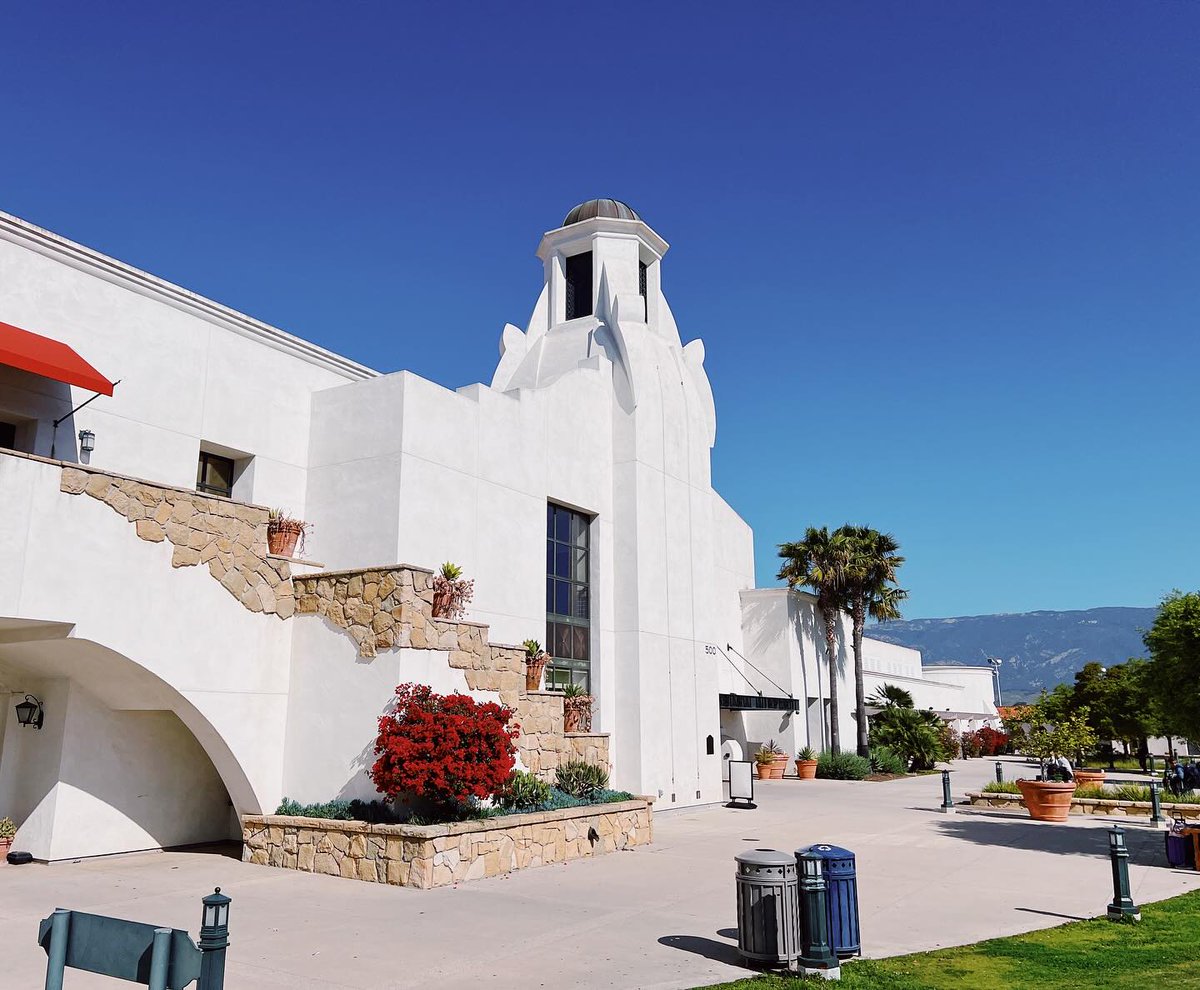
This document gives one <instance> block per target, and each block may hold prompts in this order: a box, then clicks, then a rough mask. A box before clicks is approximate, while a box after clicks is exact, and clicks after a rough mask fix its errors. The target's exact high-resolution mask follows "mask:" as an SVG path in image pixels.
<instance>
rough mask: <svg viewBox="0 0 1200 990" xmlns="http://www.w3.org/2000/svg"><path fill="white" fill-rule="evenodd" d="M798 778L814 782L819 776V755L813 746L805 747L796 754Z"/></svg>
mask: <svg viewBox="0 0 1200 990" xmlns="http://www.w3.org/2000/svg"><path fill="white" fill-rule="evenodd" d="M796 776H797V777H799V778H800V779H801V780H813V779H814V778H815V777H816V776H817V754H816V751H815V750H814V749H813V748H812V747H811V746H805V747H804V748H803V749H802V750H800V752H799V753H797V754H796Z"/></svg>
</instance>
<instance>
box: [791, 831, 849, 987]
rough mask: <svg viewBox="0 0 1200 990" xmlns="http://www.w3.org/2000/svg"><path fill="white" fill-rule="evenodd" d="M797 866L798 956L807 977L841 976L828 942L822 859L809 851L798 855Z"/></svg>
mask: <svg viewBox="0 0 1200 990" xmlns="http://www.w3.org/2000/svg"><path fill="white" fill-rule="evenodd" d="M797 865H798V866H799V867H800V877H799V880H800V958H799V959H798V960H797V963H798V965H799V967H800V969H801V971H802V972H803V973H804V974H805V975H806V976H811V975H820V976H823V977H825V978H826V979H834V980H836V979H840V978H841V973H842V970H841V965H840V963H839V962H838V957H837V954H836V953H835V952H834V951H833V945H832V944H831V943H830V941H829V917H828V913H827V911H828V907H827V903H826V898H827V897H828V896H829V892H828V891H827V890H826V887H825V875H824V872H823V865H824V864H823V863H822V862H821V858H820V857H819V856H817V855H814V854H813V853H810V852H804V853H801V854H800V855H799V856H798V857H797Z"/></svg>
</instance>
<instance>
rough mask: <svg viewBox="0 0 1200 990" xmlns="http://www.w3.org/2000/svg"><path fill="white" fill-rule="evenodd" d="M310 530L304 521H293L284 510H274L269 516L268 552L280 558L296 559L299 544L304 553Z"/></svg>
mask: <svg viewBox="0 0 1200 990" xmlns="http://www.w3.org/2000/svg"><path fill="white" fill-rule="evenodd" d="M308 529H309V524H308V523H306V522H305V521H304V520H303V519H293V518H292V517H291V516H289V515H288V514H287V513H286V512H284V511H283V509H272V510H271V511H270V513H269V514H268V515H267V550H268V551H269V552H270V553H273V554H277V555H278V556H280V557H294V556H296V543H297V542H299V544H300V552H301V553H303V552H304V537H305V536H306V535H307V534H308Z"/></svg>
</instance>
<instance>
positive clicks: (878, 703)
mask: <svg viewBox="0 0 1200 990" xmlns="http://www.w3.org/2000/svg"><path fill="white" fill-rule="evenodd" d="M867 702H868V703H869V704H871V705H874V706H875V707H876V708H912V707H914V705H913V696H912V692H911V691H905V690H904V688H902V687H896V685H895V684H880V685H879V687H877V688H876V689H875V693H874V694H873V695H871V697H869V698H868V699H867Z"/></svg>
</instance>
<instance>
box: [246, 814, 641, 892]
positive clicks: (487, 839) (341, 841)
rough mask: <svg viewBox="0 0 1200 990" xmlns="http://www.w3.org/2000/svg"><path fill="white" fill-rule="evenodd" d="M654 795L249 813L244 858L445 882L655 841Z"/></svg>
mask: <svg viewBox="0 0 1200 990" xmlns="http://www.w3.org/2000/svg"><path fill="white" fill-rule="evenodd" d="M652 838H653V810H652V801H651V799H650V798H636V799H634V800H632V801H621V802H617V803H614V804H595V805H589V806H587V807H584V808H564V809H563V810H561V811H541V812H535V813H532V814H527V815H505V816H503V817H501V818H489V819H487V820H485V821H478V822H455V823H454V824H450V825H368V824H367V823H365V822H342V821H330V820H328V819H324V818H294V817H289V816H285V815H246V816H244V817H243V818H242V842H243V846H242V859H243V860H244V861H245V862H248V863H257V864H259V865H262V866H278V867H282V868H283V869H287V870H303V871H305V872H308V873H325V874H329V875H330V876H341V877H346V878H348V879H352V880H366V881H368V882H370V883H390V884H395V885H397V886H401V887H419V888H421V889H429V888H431V887H444V886H446V885H447V884H452V883H457V882H459V881H460V880H479V879H481V878H483V877H494V876H500V875H501V874H504V873H511V872H512V871H513V870H523V869H526V868H527V867H531V866H544V865H547V864H549V863H565V862H569V861H570V860H573V859H587V858H588V857H591V856H598V855H601V854H603V853H610V852H616V851H617V850H619V849H631V848H633V847H635V846H644V845H648V844H649V843H650V842H651V840H652Z"/></svg>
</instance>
